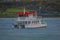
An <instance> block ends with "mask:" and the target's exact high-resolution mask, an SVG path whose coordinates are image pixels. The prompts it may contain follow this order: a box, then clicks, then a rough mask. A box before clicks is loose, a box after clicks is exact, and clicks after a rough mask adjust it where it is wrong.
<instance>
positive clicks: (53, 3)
mask: <svg viewBox="0 0 60 40" xmlns="http://www.w3.org/2000/svg"><path fill="white" fill-rule="evenodd" d="M24 6H25V8H26V11H30V10H37V11H38V15H42V16H60V1H59V0H47V1H42V0H41V1H31V0H30V1H20V2H15V1H13V2H2V1H0V17H16V13H17V12H20V11H23V7H24ZM39 7H41V8H39Z"/></svg>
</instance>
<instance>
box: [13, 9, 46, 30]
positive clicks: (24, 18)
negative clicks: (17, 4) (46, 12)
mask: <svg viewBox="0 0 60 40" xmlns="http://www.w3.org/2000/svg"><path fill="white" fill-rule="evenodd" d="M17 15H18V16H17V18H16V23H15V24H14V27H15V28H18V29H20V28H45V27H46V26H47V24H44V23H42V20H41V17H38V16H37V11H36V10H32V11H25V8H24V12H18V13H17Z"/></svg>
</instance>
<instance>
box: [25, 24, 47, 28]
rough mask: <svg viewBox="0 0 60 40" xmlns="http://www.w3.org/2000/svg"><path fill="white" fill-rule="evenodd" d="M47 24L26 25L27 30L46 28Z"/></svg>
mask: <svg viewBox="0 0 60 40" xmlns="http://www.w3.org/2000/svg"><path fill="white" fill-rule="evenodd" d="M46 26H47V24H30V25H25V28H45V27H46Z"/></svg>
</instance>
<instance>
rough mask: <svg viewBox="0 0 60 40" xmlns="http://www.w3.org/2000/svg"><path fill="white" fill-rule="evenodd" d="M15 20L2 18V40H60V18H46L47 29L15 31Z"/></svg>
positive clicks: (0, 37)
mask: <svg viewBox="0 0 60 40" xmlns="http://www.w3.org/2000/svg"><path fill="white" fill-rule="evenodd" d="M15 21H16V19H15V18H0V40H60V18H44V22H46V23H47V24H48V26H47V27H46V28H35V29H15V28H12V25H13V23H15Z"/></svg>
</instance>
